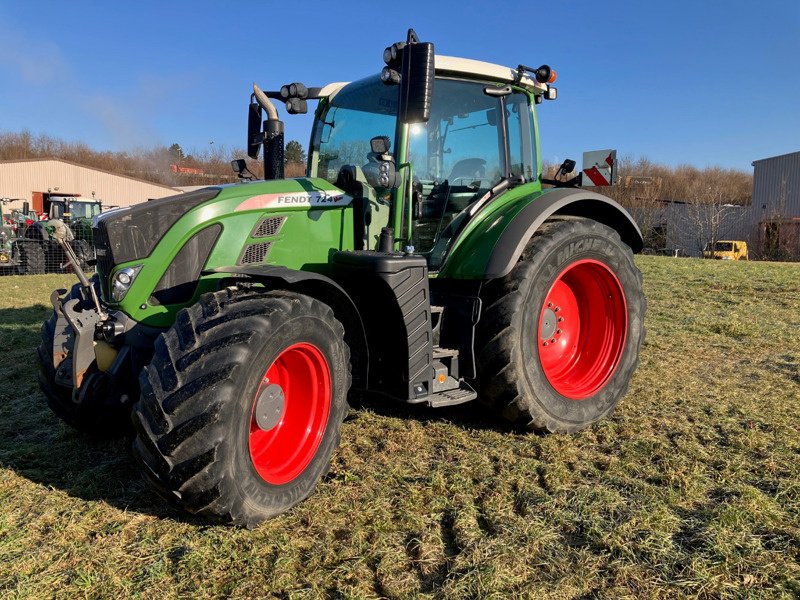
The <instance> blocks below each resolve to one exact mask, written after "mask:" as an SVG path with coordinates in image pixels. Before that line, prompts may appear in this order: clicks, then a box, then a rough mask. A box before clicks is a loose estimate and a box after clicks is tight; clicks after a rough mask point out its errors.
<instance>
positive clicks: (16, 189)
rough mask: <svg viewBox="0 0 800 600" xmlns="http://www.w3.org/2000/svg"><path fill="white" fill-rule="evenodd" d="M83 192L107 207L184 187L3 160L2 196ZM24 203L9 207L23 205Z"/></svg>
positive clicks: (51, 163)
mask: <svg viewBox="0 0 800 600" xmlns="http://www.w3.org/2000/svg"><path fill="white" fill-rule="evenodd" d="M48 190H52V192H51V193H53V194H55V195H58V194H80V195H81V196H86V197H88V198H91V197H92V192H94V197H95V198H97V199H98V200H101V201H102V202H103V204H104V205H105V206H114V205H116V206H130V205H132V204H138V203H140V202H146V201H147V200H148V199H150V198H163V197H165V196H171V195H173V194H178V193H180V190H177V189H175V188H171V187H167V186H164V185H158V184H156V183H150V182H147V181H142V180H139V179H133V178H131V177H125V176H123V175H116V174H114V173H107V172H105V171H100V170H97V169H92V168H90V167H84V166H80V165H76V164H73V163H69V162H65V161H60V160H55V159H52V160H51V159H44V160H24V161H4V162H0V197H7V198H20V199H21V200H27V201H29V202H30V200H31V194H32V193H33V192H47V191H48ZM20 204H21V202H16V203H14V204H12V205H11V206H10V207H9V208H20V206H18V205H20Z"/></svg>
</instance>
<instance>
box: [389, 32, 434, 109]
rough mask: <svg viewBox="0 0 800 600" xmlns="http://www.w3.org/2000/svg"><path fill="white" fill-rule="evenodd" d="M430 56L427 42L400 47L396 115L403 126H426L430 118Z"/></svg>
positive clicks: (431, 81) (432, 74) (431, 48)
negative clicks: (404, 124)
mask: <svg viewBox="0 0 800 600" xmlns="http://www.w3.org/2000/svg"><path fill="white" fill-rule="evenodd" d="M411 33H412V32H409V37H411V35H410V34H411ZM414 37H416V35H415V36H414ZM409 41H410V40H409ZM433 56H434V54H433V44H432V43H430V42H417V43H409V44H407V45H406V47H405V48H403V63H402V66H401V68H400V98H399V100H400V105H399V110H398V114H397V117H398V119H400V122H402V123H425V122H427V121H428V119H429V118H430V116H431V101H432V98H433V77H434V63H433Z"/></svg>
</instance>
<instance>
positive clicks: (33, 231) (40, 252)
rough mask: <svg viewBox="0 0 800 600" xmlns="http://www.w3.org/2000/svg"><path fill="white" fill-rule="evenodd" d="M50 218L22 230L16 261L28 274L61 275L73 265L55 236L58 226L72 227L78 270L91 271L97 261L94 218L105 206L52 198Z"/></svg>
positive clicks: (47, 202)
mask: <svg viewBox="0 0 800 600" xmlns="http://www.w3.org/2000/svg"><path fill="white" fill-rule="evenodd" d="M44 209H45V213H46V215H47V218H46V219H44V220H36V221H33V222H31V223H30V224H29V225H28V226H27V227H24V228H21V229H20V231H19V235H18V238H17V240H16V241H15V242H14V247H13V256H14V262H15V263H16V264H18V265H19V272H20V273H23V274H26V275H36V274H40V273H48V272H59V271H62V270H63V269H64V268H65V266H66V265H68V264H69V261H68V260H67V257H66V255H65V254H64V250H63V248H62V247H61V245H60V244H59V243H58V242H57V241H56V239H55V238H54V237H53V231H54V228H55V227H58V226H59V224H60V223H64V224H65V225H66V226H67V227H68V228H69V233H68V242H69V244H70V246H71V247H72V249H73V251H74V253H75V256H76V258H77V259H78V263H77V264H78V268H80V269H81V270H82V271H86V270H88V269H89V265H90V262H91V261H92V260H93V259H94V249H93V239H94V234H93V232H92V219H93V218H94V217H96V216H97V215H99V214H100V212H101V210H102V204H101V203H100V201H99V200H95V199H93V198H81V197H72V196H49V197H48V199H46V200H45V201H44Z"/></svg>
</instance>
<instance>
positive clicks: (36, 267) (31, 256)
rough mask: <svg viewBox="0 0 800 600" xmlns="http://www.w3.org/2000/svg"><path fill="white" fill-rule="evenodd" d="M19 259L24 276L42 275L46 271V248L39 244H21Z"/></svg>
mask: <svg viewBox="0 0 800 600" xmlns="http://www.w3.org/2000/svg"><path fill="white" fill-rule="evenodd" d="M19 259H20V266H21V267H22V273H23V274H24V275H41V274H42V273H44V272H45V270H46V260H45V253H44V248H42V245H41V244H40V243H39V242H24V243H20V244H19Z"/></svg>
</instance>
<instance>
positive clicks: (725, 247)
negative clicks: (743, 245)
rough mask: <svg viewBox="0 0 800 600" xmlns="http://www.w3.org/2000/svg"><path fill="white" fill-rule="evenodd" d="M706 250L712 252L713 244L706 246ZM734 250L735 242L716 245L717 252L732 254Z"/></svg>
mask: <svg viewBox="0 0 800 600" xmlns="http://www.w3.org/2000/svg"><path fill="white" fill-rule="evenodd" d="M706 250H707V251H710V250H711V243H708V244H706ZM732 250H733V242H717V243H716V244H714V251H715V252H731V251H732Z"/></svg>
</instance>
